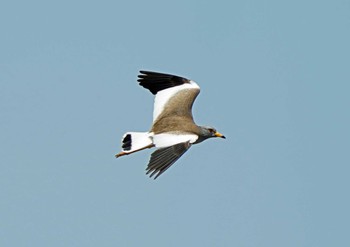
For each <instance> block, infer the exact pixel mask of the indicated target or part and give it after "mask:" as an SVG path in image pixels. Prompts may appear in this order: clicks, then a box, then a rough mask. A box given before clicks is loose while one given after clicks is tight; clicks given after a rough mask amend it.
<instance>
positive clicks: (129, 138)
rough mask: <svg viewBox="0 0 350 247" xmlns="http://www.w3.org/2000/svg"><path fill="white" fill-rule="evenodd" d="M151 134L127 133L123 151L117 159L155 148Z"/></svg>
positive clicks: (123, 141) (124, 138) (117, 155)
mask: <svg viewBox="0 0 350 247" xmlns="http://www.w3.org/2000/svg"><path fill="white" fill-rule="evenodd" d="M153 146H154V145H153V142H152V139H151V137H150V133H149V132H127V133H125V134H124V136H123V138H122V151H121V152H120V153H119V154H116V157H117V158H118V157H120V156H123V155H127V154H131V153H134V152H137V151H140V150H143V149H146V148H151V147H153Z"/></svg>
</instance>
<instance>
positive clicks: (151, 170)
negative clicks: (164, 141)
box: [146, 141, 191, 179]
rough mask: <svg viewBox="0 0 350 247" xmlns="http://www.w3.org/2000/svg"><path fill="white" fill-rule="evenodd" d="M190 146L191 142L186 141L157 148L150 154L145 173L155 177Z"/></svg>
mask: <svg viewBox="0 0 350 247" xmlns="http://www.w3.org/2000/svg"><path fill="white" fill-rule="evenodd" d="M190 147H191V143H190V142H189V141H188V142H182V143H179V144H176V145H173V146H170V147H166V148H160V149H157V150H156V151H154V152H153V153H152V155H151V159H150V161H149V163H148V166H147V168H146V171H147V173H146V174H150V177H152V176H153V175H156V176H155V177H154V179H156V178H157V177H158V176H159V175H161V174H162V173H163V172H165V171H166V170H167V169H168V168H169V167H170V166H171V165H172V164H174V163H175V161H177V160H178V159H179V158H180V157H181V156H182V155H183V154H184V153H185V152H186V151H187V150H188V149H189V148H190Z"/></svg>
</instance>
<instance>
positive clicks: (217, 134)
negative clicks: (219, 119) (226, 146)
mask: <svg viewBox="0 0 350 247" xmlns="http://www.w3.org/2000/svg"><path fill="white" fill-rule="evenodd" d="M214 135H215V136H216V137H221V138H224V139H226V137H225V136H224V135H223V134H221V133H219V132H216V133H215V134H214Z"/></svg>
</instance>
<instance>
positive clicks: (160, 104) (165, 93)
mask: <svg viewBox="0 0 350 247" xmlns="http://www.w3.org/2000/svg"><path fill="white" fill-rule="evenodd" d="M193 88H196V89H199V86H198V85H197V83H195V82H194V81H192V80H191V81H190V83H185V84H182V85H180V86H175V87H171V88H167V89H164V90H162V91H159V92H158V93H157V94H156V97H155V99H154V109H153V122H154V121H155V120H156V119H157V118H158V116H159V115H160V114H161V112H162V111H163V109H164V106H165V105H166V104H167V102H168V101H169V99H170V98H171V97H173V96H174V95H175V94H176V93H178V92H180V91H182V90H186V89H193Z"/></svg>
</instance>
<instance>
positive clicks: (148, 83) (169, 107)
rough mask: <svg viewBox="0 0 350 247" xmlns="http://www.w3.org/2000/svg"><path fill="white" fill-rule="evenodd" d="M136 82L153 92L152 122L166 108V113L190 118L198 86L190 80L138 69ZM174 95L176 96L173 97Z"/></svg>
mask: <svg viewBox="0 0 350 247" xmlns="http://www.w3.org/2000/svg"><path fill="white" fill-rule="evenodd" d="M140 73H141V74H140V75H139V76H138V77H139V79H138V82H139V83H140V85H141V86H143V87H144V88H146V89H148V90H150V91H151V93H152V94H155V95H156V97H155V99H154V111H153V122H155V121H156V120H157V119H158V117H159V116H160V115H161V114H162V113H163V111H165V110H166V114H172V115H173V116H176V115H181V116H185V117H190V118H192V111H191V110H192V105H193V102H194V100H195V99H196V97H197V95H198V94H199V92H200V88H199V86H198V85H197V83H195V82H194V81H192V80H189V79H186V78H183V77H180V76H176V75H169V74H163V73H157V72H150V71H140ZM175 96H176V97H175Z"/></svg>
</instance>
